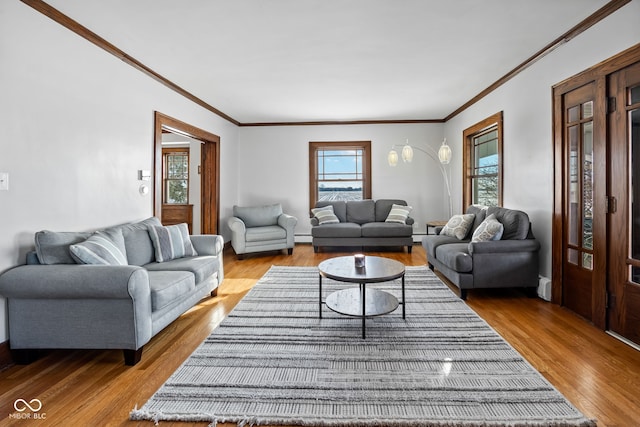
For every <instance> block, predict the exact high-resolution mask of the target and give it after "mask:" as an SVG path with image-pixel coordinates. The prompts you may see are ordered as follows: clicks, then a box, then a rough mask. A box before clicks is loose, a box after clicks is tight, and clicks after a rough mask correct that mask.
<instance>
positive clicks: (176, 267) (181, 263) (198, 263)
mask: <svg viewBox="0 0 640 427" xmlns="http://www.w3.org/2000/svg"><path fill="white" fill-rule="evenodd" d="M219 267H220V259H219V258H218V257H215V256H210V255H207V256H203V255H199V256H197V257H186V258H178V259H173V260H171V261H166V262H152V263H151V264H147V265H145V266H144V268H146V269H147V270H148V271H187V272H190V273H193V275H194V276H195V283H196V284H198V283H201V282H202V281H203V280H205V279H207V278H208V277H209V276H211V275H213V274H214V273H215V272H217V271H218V270H219Z"/></svg>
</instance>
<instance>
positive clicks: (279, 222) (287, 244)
mask: <svg viewBox="0 0 640 427" xmlns="http://www.w3.org/2000/svg"><path fill="white" fill-rule="evenodd" d="M297 223H298V219H297V218H296V217H294V216H291V215H287V214H285V213H283V212H282V206H281V205H280V204H279V203H278V204H274V205H267V206H254V207H240V206H234V207H233V216H232V217H231V218H229V221H228V225H229V228H230V229H231V246H232V247H233V250H234V251H235V253H236V255H237V257H238V259H242V258H243V256H244V254H246V253H253V252H264V251H275V250H281V249H287V252H288V253H289V255H291V254H292V253H293V246H294V244H295V242H294V232H295V227H296V224H297Z"/></svg>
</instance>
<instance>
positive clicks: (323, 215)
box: [311, 205, 340, 225]
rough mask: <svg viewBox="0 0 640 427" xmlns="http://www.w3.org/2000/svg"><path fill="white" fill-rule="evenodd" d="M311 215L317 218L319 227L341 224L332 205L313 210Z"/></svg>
mask: <svg viewBox="0 0 640 427" xmlns="http://www.w3.org/2000/svg"><path fill="white" fill-rule="evenodd" d="M311 213H312V214H313V216H314V217H316V219H317V220H318V224H319V225H324V224H337V223H339V222H340V220H339V219H338V217H337V216H336V214H335V213H334V212H333V206H332V205H327V206H324V207H321V208H314V209H311Z"/></svg>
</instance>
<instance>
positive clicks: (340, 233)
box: [311, 222, 362, 237]
mask: <svg viewBox="0 0 640 427" xmlns="http://www.w3.org/2000/svg"><path fill="white" fill-rule="evenodd" d="M311 235H312V236H313V237H361V236H362V231H361V227H360V225H358V224H354V223H352V222H341V223H339V224H327V225H323V226H322V227H313V228H311Z"/></svg>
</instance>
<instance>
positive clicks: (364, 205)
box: [347, 200, 376, 224]
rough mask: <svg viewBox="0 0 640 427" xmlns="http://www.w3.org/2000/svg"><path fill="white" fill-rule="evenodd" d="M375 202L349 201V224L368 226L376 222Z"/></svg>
mask: <svg viewBox="0 0 640 427" xmlns="http://www.w3.org/2000/svg"><path fill="white" fill-rule="evenodd" d="M375 220H376V215H375V202H374V201H373V200H349V201H348V202H347V222H353V223H355V224H366V223H368V222H375Z"/></svg>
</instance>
